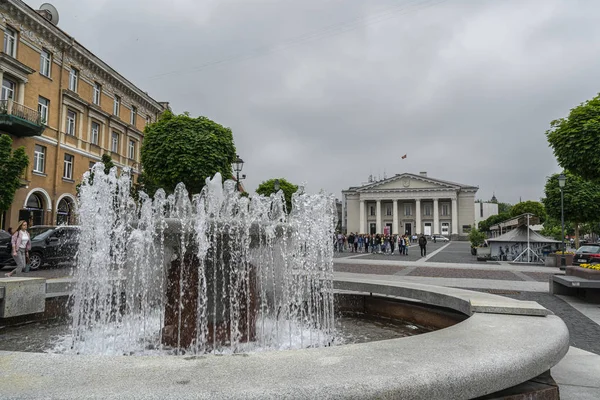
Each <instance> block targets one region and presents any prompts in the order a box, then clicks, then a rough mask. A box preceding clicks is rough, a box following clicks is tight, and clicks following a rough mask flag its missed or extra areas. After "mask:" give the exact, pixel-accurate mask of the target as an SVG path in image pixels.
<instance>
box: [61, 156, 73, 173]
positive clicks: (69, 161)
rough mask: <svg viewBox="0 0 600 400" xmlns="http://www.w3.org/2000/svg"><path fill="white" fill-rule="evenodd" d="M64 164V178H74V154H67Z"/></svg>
mask: <svg viewBox="0 0 600 400" xmlns="http://www.w3.org/2000/svg"><path fill="white" fill-rule="evenodd" d="M63 165H64V170H63V178H65V179H73V156H72V155H70V154H65V161H64V163H63Z"/></svg>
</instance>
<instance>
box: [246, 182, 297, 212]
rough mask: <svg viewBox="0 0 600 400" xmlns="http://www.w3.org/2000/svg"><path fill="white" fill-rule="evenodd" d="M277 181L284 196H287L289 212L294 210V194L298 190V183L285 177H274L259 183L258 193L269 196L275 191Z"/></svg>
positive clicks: (286, 201)
mask: <svg viewBox="0 0 600 400" xmlns="http://www.w3.org/2000/svg"><path fill="white" fill-rule="evenodd" d="M275 181H279V188H280V190H282V191H283V196H284V197H285V207H286V210H287V212H288V213H289V212H290V211H291V210H292V194H294V193H296V192H297V191H298V185H294V184H293V183H290V182H288V181H287V180H285V179H284V178H273V179H269V180H268V181H264V182H263V183H261V184H260V185H258V188H257V189H256V193H258V194H262V195H264V196H269V195H271V193H275Z"/></svg>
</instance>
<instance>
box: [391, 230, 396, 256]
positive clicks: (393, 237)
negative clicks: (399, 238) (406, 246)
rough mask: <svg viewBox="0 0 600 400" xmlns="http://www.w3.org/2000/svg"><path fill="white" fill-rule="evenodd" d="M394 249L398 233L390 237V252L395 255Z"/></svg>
mask: <svg viewBox="0 0 600 400" xmlns="http://www.w3.org/2000/svg"><path fill="white" fill-rule="evenodd" d="M394 250H396V235H392V236H391V237H390V254H392V255H393V254H394Z"/></svg>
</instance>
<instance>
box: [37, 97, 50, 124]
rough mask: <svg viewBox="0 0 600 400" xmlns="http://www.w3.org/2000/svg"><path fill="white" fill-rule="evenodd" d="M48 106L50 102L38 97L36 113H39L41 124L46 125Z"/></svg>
mask: <svg viewBox="0 0 600 400" xmlns="http://www.w3.org/2000/svg"><path fill="white" fill-rule="evenodd" d="M49 106H50V100H48V99H46V98H44V97H42V96H40V97H38V113H40V119H41V120H42V124H44V125H48V108H49Z"/></svg>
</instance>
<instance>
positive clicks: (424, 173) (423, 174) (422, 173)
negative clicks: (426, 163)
mask: <svg viewBox="0 0 600 400" xmlns="http://www.w3.org/2000/svg"><path fill="white" fill-rule="evenodd" d="M419 175H421V176H425V177H426V176H427V171H421V172H419Z"/></svg>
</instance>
